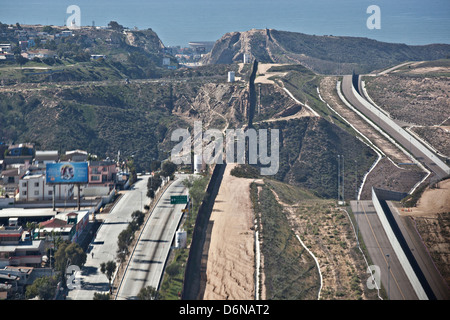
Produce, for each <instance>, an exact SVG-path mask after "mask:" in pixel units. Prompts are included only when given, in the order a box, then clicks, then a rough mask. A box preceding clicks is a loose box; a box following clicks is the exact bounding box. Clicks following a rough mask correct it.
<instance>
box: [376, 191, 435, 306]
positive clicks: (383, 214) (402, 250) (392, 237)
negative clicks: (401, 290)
mask: <svg viewBox="0 0 450 320" xmlns="http://www.w3.org/2000/svg"><path fill="white" fill-rule="evenodd" d="M372 202H373V205H374V208H375V210H376V212H377V215H378V218H379V219H380V221H381V224H382V226H383V229H384V231H385V232H386V235H387V237H388V239H389V242H390V243H391V246H392V248H393V249H394V252H395V254H396V255H397V258H398V260H399V261H400V263H401V265H402V267H403V270H404V271H405V273H406V276H407V277H408V279H409V281H410V283H411V285H412V287H413V288H414V291H415V292H416V294H417V297H418V298H419V299H420V300H428V299H435V297H434V294H433V292H432V291H431V288H430V286H429V285H428V282H427V281H426V279H425V276H424V275H423V273H422V271H421V270H420V268H419V266H418V264H417V262H416V260H415V258H414V256H413V254H412V252H411V250H410V249H409V247H408V245H407V243H406V240H405V239H404V237H403V235H402V233H401V231H400V229H399V227H398V225H397V224H396V222H395V219H394V217H393V216H392V212H390V209H389V208H388V206H387V204H386V200H383V199H381V200H380V199H379V197H378V195H377V192H376V189H374V188H372ZM425 291H426V292H425Z"/></svg>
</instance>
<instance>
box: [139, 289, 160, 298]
mask: <svg viewBox="0 0 450 320" xmlns="http://www.w3.org/2000/svg"><path fill="white" fill-rule="evenodd" d="M157 295H158V292H157V291H156V289H155V288H154V287H152V286H147V287H143V288H142V289H141V290H140V291H139V293H138V295H137V297H138V299H139V300H155V299H156V297H157Z"/></svg>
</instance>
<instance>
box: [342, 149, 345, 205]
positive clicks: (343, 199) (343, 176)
mask: <svg viewBox="0 0 450 320" xmlns="http://www.w3.org/2000/svg"><path fill="white" fill-rule="evenodd" d="M344 178H345V175H344V155H342V202H343V203H344V204H345V192H344V187H345V182H344Z"/></svg>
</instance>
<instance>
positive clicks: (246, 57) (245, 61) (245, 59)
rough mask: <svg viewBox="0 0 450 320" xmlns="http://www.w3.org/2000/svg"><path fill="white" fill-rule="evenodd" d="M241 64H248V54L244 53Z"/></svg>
mask: <svg viewBox="0 0 450 320" xmlns="http://www.w3.org/2000/svg"><path fill="white" fill-rule="evenodd" d="M243 62H244V63H250V55H249V54H248V53H244V57H243Z"/></svg>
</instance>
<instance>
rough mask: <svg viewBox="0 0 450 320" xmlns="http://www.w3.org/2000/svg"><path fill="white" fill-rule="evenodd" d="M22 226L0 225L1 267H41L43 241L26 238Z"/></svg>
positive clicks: (43, 249)
mask: <svg viewBox="0 0 450 320" xmlns="http://www.w3.org/2000/svg"><path fill="white" fill-rule="evenodd" d="M24 232H25V231H24V230H23V228H22V227H21V226H18V225H15V224H13V223H10V225H8V226H0V267H1V268H4V267H6V266H27V267H40V266H41V263H42V256H43V255H44V252H45V248H44V242H43V241H40V240H38V241H33V240H31V239H30V238H27V239H24V237H23V235H24Z"/></svg>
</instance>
